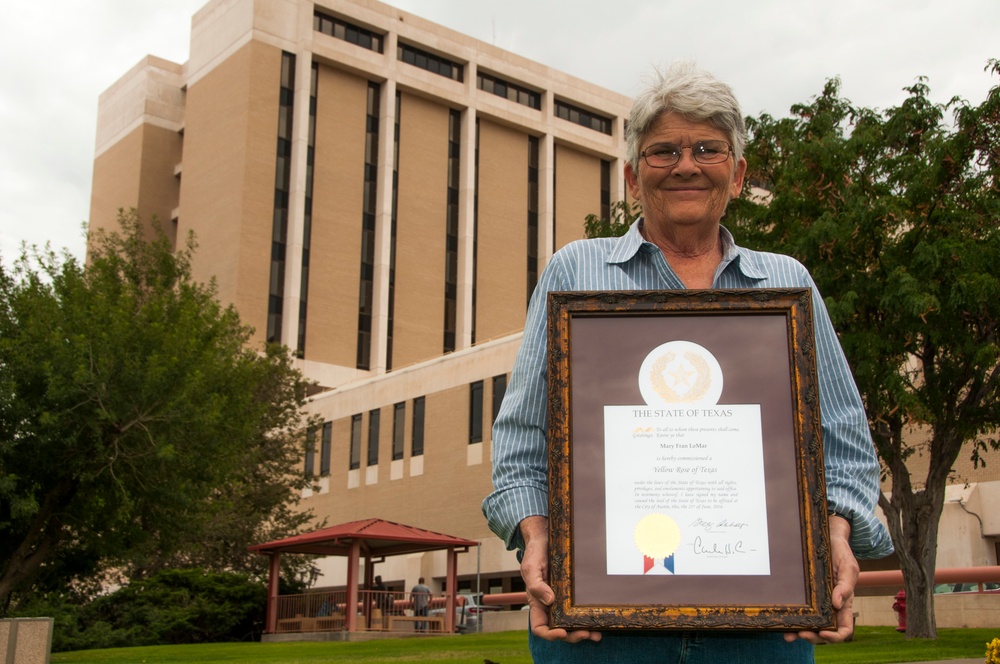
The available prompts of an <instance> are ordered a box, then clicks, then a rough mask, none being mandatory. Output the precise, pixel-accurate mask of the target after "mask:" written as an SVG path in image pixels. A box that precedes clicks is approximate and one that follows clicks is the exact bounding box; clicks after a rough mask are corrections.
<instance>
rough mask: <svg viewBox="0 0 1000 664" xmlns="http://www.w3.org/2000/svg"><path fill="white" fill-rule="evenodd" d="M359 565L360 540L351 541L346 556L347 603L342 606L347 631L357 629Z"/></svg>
mask: <svg viewBox="0 0 1000 664" xmlns="http://www.w3.org/2000/svg"><path fill="white" fill-rule="evenodd" d="M360 566H361V540H359V539H356V540H354V541H353V542H352V543H351V553H350V554H349V555H348V557H347V605H346V606H345V607H344V618H345V620H346V623H345V624H346V625H347V631H348V632H356V631H357V630H358V577H359V574H358V572H359V567H360Z"/></svg>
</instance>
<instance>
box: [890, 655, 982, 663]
mask: <svg viewBox="0 0 1000 664" xmlns="http://www.w3.org/2000/svg"><path fill="white" fill-rule="evenodd" d="M984 661H986V655H985V654H984V655H983V656H982V657H973V658H972V659H943V660H940V661H937V662H909V663H908V664H983V662H984Z"/></svg>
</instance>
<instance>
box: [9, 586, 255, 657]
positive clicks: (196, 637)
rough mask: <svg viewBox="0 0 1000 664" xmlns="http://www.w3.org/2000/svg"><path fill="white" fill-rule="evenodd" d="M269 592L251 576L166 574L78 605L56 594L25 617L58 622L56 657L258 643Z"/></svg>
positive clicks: (69, 597)
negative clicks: (173, 646)
mask: <svg viewBox="0 0 1000 664" xmlns="http://www.w3.org/2000/svg"><path fill="white" fill-rule="evenodd" d="M266 607H267V589H266V588H265V587H264V585H263V584H261V583H260V581H258V580H256V579H254V578H252V577H251V576H250V575H247V574H240V573H235V572H212V571H210V570H207V569H203V568H190V569H174V570H162V571H159V572H157V573H155V574H153V575H152V576H150V577H148V578H145V579H139V580H136V581H134V582H132V583H130V584H128V585H126V586H124V587H122V588H119V589H117V590H116V591H114V592H112V593H110V594H107V595H101V596H99V597H95V598H92V599H90V600H89V601H82V602H81V601H80V598H79V597H75V596H73V595H72V594H66V593H51V594H48V595H46V596H44V597H40V598H37V599H35V600H33V601H31V602H30V603H29V604H28V605H27V606H25V607H24V609H23V610H22V611H21V612H20V613H22V614H24V615H35V616H37V615H45V616H52V617H53V618H54V619H55V625H54V628H53V634H52V650H53V651H55V652H61V651H67V650H87V649H91V648H121V647H132V646H151V645H170V644H181V643H218V642H224V641H256V640H259V638H260V634H261V632H262V630H263V627H264V617H265V611H266Z"/></svg>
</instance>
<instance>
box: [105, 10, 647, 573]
mask: <svg viewBox="0 0 1000 664" xmlns="http://www.w3.org/2000/svg"><path fill="white" fill-rule="evenodd" d="M629 103H630V102H629V100H628V99H627V98H625V97H623V96H621V95H619V94H616V93H613V92H610V91H608V90H605V89H602V88H599V87H597V86H594V85H591V84H589V83H586V82H584V81H581V80H578V79H575V78H573V77H571V76H568V75H566V74H564V73H562V72H558V71H555V70H553V69H550V68H548V67H545V66H543V65H541V64H538V63H536V62H532V61H529V60H526V59H524V58H521V57H519V56H517V55H515V54H513V53H510V52H507V51H504V50H502V49H499V48H496V47H494V46H491V45H489V44H485V43H483V42H479V41H477V40H474V39H471V38H469V37H467V36H465V35H462V34H459V33H456V32H454V31H451V30H448V29H445V28H443V27H441V26H439V25H435V24H433V23H430V22H428V21H425V20H423V19H421V18H419V17H417V16H414V15H412V14H409V13H406V12H403V11H400V10H397V9H395V8H393V7H390V6H387V5H384V4H381V3H378V2H374V1H372V0H324V1H321V2H316V3H314V2H309V1H306V0H212V1H211V2H208V4H206V5H205V6H204V8H203V9H201V10H200V11H199V12H198V13H197V14H196V15H195V16H194V18H193V20H192V29H191V49H190V59H189V61H188V62H187V63H184V64H182V65H181V64H176V63H172V62H167V61H165V60H162V59H159V58H155V57H152V56H150V57H148V58H146V59H145V60H143V61H142V62H140V63H139V64H138V65H136V66H135V67H134V68H133V69H132V70H131V71H129V72H128V73H127V74H125V76H123V77H122V79H121V80H119V81H118V82H117V83H116V84H114V85H113V86H112V87H111V88H110V89H109V90H108V91H106V92H105V93H104V94H103V95H102V96H101V99H100V110H99V119H98V131H97V149H96V157H95V162H94V188H93V196H92V208H91V216H90V219H91V226H92V228H100V227H105V226H112V225H113V224H114V222H115V218H116V213H117V210H118V209H119V208H126V209H127V208H130V207H135V208H136V209H137V210H138V211H139V213H140V215H141V216H142V218H143V219H146V220H150V219H152V218H154V217H155V219H156V220H157V221H156V223H158V224H159V226H160V227H161V228H163V229H164V230H165V231H166V232H167V233H168V235H169V236H170V237H171V238H173V239H174V240H175V241H176V242H182V241H183V239H184V238H185V237H186V236H187V235H188V233H189V232H192V231H193V232H194V234H195V236H196V239H197V243H198V249H197V252H196V254H195V262H194V266H193V269H194V272H195V276H196V278H198V279H200V280H208V279H210V278H211V279H215V281H216V283H217V284H218V289H219V295H220V297H221V299H222V300H223V301H224V302H227V303H233V304H235V306H236V307H237V309H238V310H239V312H240V315H241V317H242V318H243V320H244V321H245V322H247V323H249V324H251V325H253V326H254V327H255V329H256V339H255V340H256V341H257V342H264V341H277V342H281V343H283V344H285V345H287V346H288V347H289V348H290V349H291V350H292V351H293V352H294V353H295V354H296V357H297V362H298V365H299V367H300V368H301V369H302V370H303V372H304V373H305V374H306V376H308V377H309V378H311V379H313V380H315V381H316V382H317V383H318V386H319V388H318V393H317V394H316V395H315V397H314V399H313V402H312V404H311V409H312V411H313V412H314V413H316V414H319V415H320V416H321V417H322V418H323V421H324V424H323V426H322V427H320V428H319V429H318V430H317V431H315V432H313V435H312V436H311V441H312V442H311V445H310V449H309V451H308V452H307V457H306V461H305V465H306V467H305V469H304V470H305V472H306V473H307V474H309V475H310V476H311V477H314V478H315V482H316V485H315V488H314V489H313V490H311V491H307V492H306V495H305V496H304V498H303V501H302V505H303V507H305V508H311V509H313V510H315V512H316V514H317V516H318V517H320V518H325V519H326V520H327V522H328V523H340V522H344V521H349V520H354V519H363V518H368V517H376V516H377V517H379V518H384V519H388V520H393V521H399V522H403V523H408V524H412V525H415V526H419V527H421V528H427V529H430V530H438V531H442V532H447V533H449V534H454V535H459V536H461V537H465V538H469V539H476V540H480V541H482V542H483V546H482V547H481V551H480V552H478V555H476V553H475V552H474V553H473V554H472V555H465V556H463V557H462V559H461V560H460V564H461V565H462V567H461V569H460V583H461V585H462V586H463V587H470V588H471V587H473V584H474V579H475V578H479V579H481V580H482V583H483V586H482V587H483V589H484V590H489V589H491V588H492V589H503V590H511V589H514V590H516V589H518V581H519V579H517V572H516V570H517V563H516V560H515V559H514V557H513V555H512V554H510V553H508V552H506V551H504V549H503V546H502V544H501V543H500V542H499V540H497V539H496V538H495V537H493V536H492V534H491V533H490V532H489V530H488V528H487V526H486V522H485V520H484V519H483V517H482V515H481V513H480V509H479V503H480V501H481V500H482V498H483V497H484V496H485V495H486V493H487V492H488V491H489V490H490V486H491V484H490V464H489V457H490V428H491V425H492V418H493V415H494V413H495V409H496V407H497V406H498V405H499V400H500V399H501V398H502V396H503V393H504V390H505V388H506V382H507V376H508V372H509V371H510V369H511V367H512V365H513V358H514V354H515V352H516V350H517V346H518V343H519V339H520V337H519V333H520V329H521V327H522V326H523V322H524V315H525V312H526V308H527V303H528V298H529V297H530V294H531V291H532V288H533V287H534V284H535V281H536V280H537V277H538V274H539V272H540V271H541V269H542V268H543V267H544V265H545V263H546V261H547V259H548V257H549V256H551V254H552V252H553V251H554V250H555V249H557V248H558V247H560V246H562V245H564V244H566V243H567V242H570V241H572V240H576V239H579V238H582V237H583V235H584V231H583V224H584V219H585V217H586V216H587V215H588V214H601V213H602V212H604V213H606V211H607V209H608V205H609V204H610V202H611V201H613V200H618V199H621V198H624V197H625V195H626V191H625V186H624V179H623V174H622V171H623V160H622V158H623V155H624V142H623V132H624V117H625V114H626V113H627V111H628V108H629ZM443 565H444V562H443V559H442V560H437V559H436V558H435V557H434V556H432V555H430V554H428V555H427V556H418V557H417V558H416V559H415V560H406V561H391V560H390V561H387V562H385V563H380V564H379V566H378V573H379V574H381V575H382V577H383V578H384V579H385V581H386V582H387V583H389V584H390V587H392V588H397V587H403V586H404V585H406V586H407V588H408V587H409V585H412V583H413V582H414V581H415V579H416V578H417V577H418V576H425V577H426V578H428V579H435V580H437V581H438V582H440V580H441V579H442V578H443V571H444V568H443ZM324 573H325V574H324V578H323V579H321V580H320V581H319V583H320V584H326V585H329V584H333V585H336V584H337V583H338V582H339V579H338V577H339V576H340V572H339V571H338V570H337V569H334V568H329V569H327V568H324ZM411 577H412V578H411ZM512 580H513V586H512V585H511V583H512ZM408 584H409V585H408Z"/></svg>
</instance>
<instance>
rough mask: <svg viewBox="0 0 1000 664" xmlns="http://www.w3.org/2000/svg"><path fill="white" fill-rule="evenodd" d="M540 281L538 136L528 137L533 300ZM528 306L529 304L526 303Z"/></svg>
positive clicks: (530, 253) (529, 257) (530, 271)
mask: <svg viewBox="0 0 1000 664" xmlns="http://www.w3.org/2000/svg"><path fill="white" fill-rule="evenodd" d="M537 283H538V137H537V136H529V137H528V279H527V289H528V295H527V298H526V300H525V302H526V303H527V302H530V301H531V294H532V293H534V292H535V284H537ZM525 306H526V307H527V304H525Z"/></svg>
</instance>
